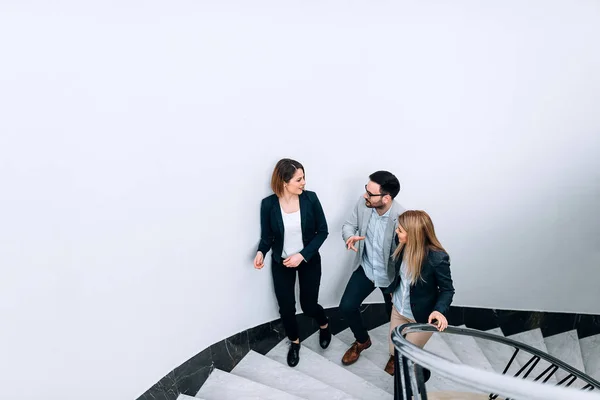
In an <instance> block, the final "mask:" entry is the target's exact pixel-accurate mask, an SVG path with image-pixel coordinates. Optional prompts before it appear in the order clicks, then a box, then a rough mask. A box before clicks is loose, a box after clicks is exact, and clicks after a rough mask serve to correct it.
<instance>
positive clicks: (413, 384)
mask: <svg viewBox="0 0 600 400" xmlns="http://www.w3.org/2000/svg"><path fill="white" fill-rule="evenodd" d="M407 364H408V371H409V372H408V377H409V378H410V388H411V391H412V395H413V397H412V398H413V399H416V400H421V399H422V397H421V393H420V392H419V385H418V384H417V376H416V374H415V363H414V362H413V361H412V360H408V362H407Z"/></svg>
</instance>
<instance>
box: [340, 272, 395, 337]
mask: <svg viewBox="0 0 600 400" xmlns="http://www.w3.org/2000/svg"><path fill="white" fill-rule="evenodd" d="M380 289H381V293H382V294H383V300H384V301H385V310H386V312H387V315H388V318H389V317H391V315H392V297H391V296H390V295H389V294H385V293H384V292H383V288H380ZM373 290H375V284H374V283H373V282H371V281H370V280H369V278H367V276H366V275H365V271H364V270H363V268H362V266H359V267H358V268H357V269H356V271H354V273H353V274H352V276H351V277H350V280H349V281H348V284H347V285H346V290H345V291H344V295H343V296H342V301H341V302H340V312H341V313H342V316H343V317H344V319H345V320H346V322H348V325H349V326H350V330H352V333H354V337H355V338H356V340H357V341H358V342H359V343H364V342H366V341H367V340H368V339H369V332H368V331H367V329H366V328H365V326H364V325H363V321H362V317H361V315H360V306H361V304H362V302H363V301H364V300H365V299H366V298H367V296H368V295H370V294H371V293H372V292H373Z"/></svg>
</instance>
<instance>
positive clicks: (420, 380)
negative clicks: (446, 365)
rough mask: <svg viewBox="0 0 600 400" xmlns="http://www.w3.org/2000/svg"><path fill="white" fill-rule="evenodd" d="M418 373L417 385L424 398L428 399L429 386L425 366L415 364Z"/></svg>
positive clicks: (424, 399)
mask: <svg viewBox="0 0 600 400" xmlns="http://www.w3.org/2000/svg"><path fill="white" fill-rule="evenodd" d="M415 369H416V374H417V386H418V388H419V393H420V395H421V399H422V400H427V388H426V387H425V376H424V375H423V367H421V366H420V365H418V364H415Z"/></svg>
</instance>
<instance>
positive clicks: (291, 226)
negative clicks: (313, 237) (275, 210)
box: [281, 210, 304, 258]
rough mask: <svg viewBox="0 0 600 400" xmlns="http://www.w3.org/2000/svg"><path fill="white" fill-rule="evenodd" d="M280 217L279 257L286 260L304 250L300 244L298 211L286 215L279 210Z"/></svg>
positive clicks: (300, 230)
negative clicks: (281, 220)
mask: <svg viewBox="0 0 600 400" xmlns="http://www.w3.org/2000/svg"><path fill="white" fill-rule="evenodd" d="M281 217H282V218H283V229H284V234H283V252H282V253H281V257H283V258H288V257H289V256H293V255H294V254H296V253H300V251H301V250H302V249H303V248H304V243H303V242H302V225H301V223H300V210H298V211H296V212H293V213H290V214H286V213H285V212H284V211H283V210H281Z"/></svg>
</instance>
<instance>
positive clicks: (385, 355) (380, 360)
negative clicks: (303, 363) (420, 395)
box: [336, 329, 444, 392]
mask: <svg viewBox="0 0 600 400" xmlns="http://www.w3.org/2000/svg"><path fill="white" fill-rule="evenodd" d="M369 333H371V332H369ZM336 336H337V337H338V338H340V339H341V340H342V341H343V342H344V343H345V344H346V345H347V346H350V345H351V344H352V343H353V342H354V340H355V338H354V334H353V333H352V331H351V330H350V329H346V330H344V331H342V332H340V333H338V334H337V335H336ZM370 336H371V342H372V343H373V344H372V345H371V347H370V348H369V349H367V350H365V351H364V352H362V353H361V357H366V358H367V359H369V360H371V361H372V362H373V363H374V364H375V365H377V366H381V368H383V367H384V366H385V365H386V363H387V362H388V360H389V358H390V352H389V346H388V343H387V342H385V343H384V342H382V341H381V340H380V338H379V337H378V336H377V335H370ZM434 378H435V376H434V377H432V378H431V379H430V380H429V381H428V382H427V383H426V386H427V390H428V391H429V392H433V391H439V390H444V388H443V384H442V385H441V387H440V382H439V380H437V379H434Z"/></svg>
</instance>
